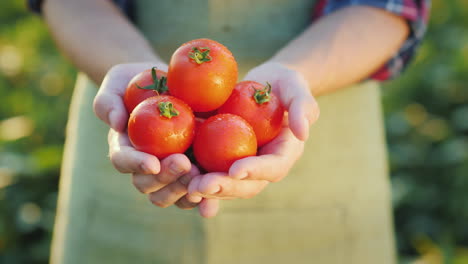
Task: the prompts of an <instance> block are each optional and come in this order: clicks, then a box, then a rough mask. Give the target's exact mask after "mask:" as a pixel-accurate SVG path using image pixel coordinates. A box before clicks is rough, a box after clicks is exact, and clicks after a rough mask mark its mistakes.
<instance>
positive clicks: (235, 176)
mask: <svg viewBox="0 0 468 264" xmlns="http://www.w3.org/2000/svg"><path fill="white" fill-rule="evenodd" d="M248 176H249V173H248V172H246V171H244V172H241V173H238V174H237V175H232V177H233V178H235V179H238V180H242V179H245V178H247V177H248Z"/></svg>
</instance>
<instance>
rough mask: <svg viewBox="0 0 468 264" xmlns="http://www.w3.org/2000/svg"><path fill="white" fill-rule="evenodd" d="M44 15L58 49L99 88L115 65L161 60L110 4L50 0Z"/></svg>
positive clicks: (84, 0) (108, 2)
mask: <svg viewBox="0 0 468 264" xmlns="http://www.w3.org/2000/svg"><path fill="white" fill-rule="evenodd" d="M43 11H44V17H45V20H46V22H47V24H48V26H49V28H50V31H51V33H52V35H53V37H54V39H55V41H56V43H57V45H58V47H59V48H60V49H61V50H62V51H63V52H64V53H65V55H66V56H67V57H68V58H69V59H71V61H72V62H73V63H74V64H75V65H76V66H77V67H78V68H79V69H80V70H81V71H83V72H85V73H86V74H87V75H88V76H89V77H90V78H91V79H92V80H93V81H94V82H95V83H96V84H100V83H101V81H102V79H103V78H104V76H105V74H106V72H107V71H108V70H109V69H110V68H111V67H112V66H113V65H116V64H119V63H126V62H138V61H159V60H160V59H159V57H158V56H157V55H156V54H155V53H154V51H153V50H152V48H151V46H150V45H149V44H148V42H147V41H146V39H145V38H144V37H143V36H142V34H141V33H140V32H139V31H138V30H137V29H136V28H135V27H134V26H133V25H132V24H131V23H129V22H128V20H127V19H126V18H125V17H124V16H123V15H122V14H121V13H120V12H119V10H118V9H117V8H116V7H115V6H113V4H112V3H111V1H95V0H80V1H75V0H47V1H45V3H44V6H43Z"/></svg>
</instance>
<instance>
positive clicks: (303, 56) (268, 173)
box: [44, 0, 409, 217]
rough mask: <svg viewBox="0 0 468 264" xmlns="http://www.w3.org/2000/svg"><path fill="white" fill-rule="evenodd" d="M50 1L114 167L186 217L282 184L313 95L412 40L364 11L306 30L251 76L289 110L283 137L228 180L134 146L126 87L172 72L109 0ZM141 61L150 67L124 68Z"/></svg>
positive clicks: (400, 24) (392, 21) (397, 25)
mask: <svg viewBox="0 0 468 264" xmlns="http://www.w3.org/2000/svg"><path fill="white" fill-rule="evenodd" d="M45 3H46V4H45V6H44V11H45V17H46V21H47V23H48V25H49V27H50V29H51V32H52V35H53V36H54V38H55V40H56V42H57V44H58V46H59V47H60V48H61V49H62V50H63V51H64V53H65V54H66V55H67V56H68V57H69V58H70V59H71V60H72V61H73V62H74V63H75V65H77V67H78V68H79V69H80V70H82V71H84V72H85V73H87V74H88V75H89V76H90V77H91V78H92V79H93V80H94V81H95V82H96V83H97V84H101V86H100V89H99V92H98V95H97V96H96V98H95V102H94V110H95V113H96V115H97V116H98V117H99V118H100V119H101V120H103V121H104V122H105V123H106V124H108V125H109V126H110V128H111V129H110V132H109V153H110V157H111V161H112V163H113V165H114V166H115V167H116V169H117V170H119V171H120V172H123V173H132V175H133V182H134V185H135V187H136V188H137V189H138V190H140V191H141V192H143V193H145V194H147V195H148V196H149V199H150V200H151V201H152V202H153V203H154V204H155V205H157V206H160V207H167V206H170V205H172V204H175V205H177V206H179V207H180V208H183V209H188V208H193V207H194V206H197V205H198V208H199V211H200V214H201V215H202V216H203V217H213V216H215V215H216V214H217V212H218V209H219V200H221V199H235V198H251V197H253V196H255V195H256V194H258V193H259V192H261V191H262V190H263V189H264V188H265V187H266V186H267V185H268V183H270V182H278V181H280V180H281V179H283V178H284V177H285V176H286V175H287V174H288V172H289V170H290V169H291V167H292V166H293V165H294V163H295V162H296V161H297V160H298V159H299V157H300V156H301V154H302V151H297V150H303V148H304V141H305V140H307V138H308V135H309V126H310V125H312V124H313V123H314V122H315V121H316V120H317V118H318V116H319V107H318V105H317V103H316V101H315V97H314V96H320V95H323V94H327V93H330V92H333V91H336V90H338V89H341V88H344V87H347V86H349V85H350V84H353V83H356V82H358V81H360V80H363V79H365V78H366V77H367V76H369V74H371V73H372V72H374V71H375V70H377V69H378V68H379V67H380V66H382V64H383V63H385V62H386V61H387V60H388V59H389V58H390V57H391V56H392V55H393V54H395V52H396V51H397V50H398V49H399V47H400V46H401V45H402V43H403V42H404V40H405V38H406V37H407V35H408V33H409V28H408V25H407V24H406V22H405V21H404V19H403V18H401V17H398V16H396V15H394V14H391V13H388V12H386V11H383V10H380V9H376V8H371V7H365V6H353V7H347V8H343V9H341V10H338V11H336V12H334V13H333V14H331V15H328V16H326V17H324V18H322V19H320V20H319V21H317V22H316V23H314V24H312V25H310V26H309V27H308V28H307V29H306V30H305V31H304V32H303V33H302V34H300V35H299V36H297V37H296V38H295V39H294V40H292V41H290V42H289V43H288V44H287V45H286V46H284V47H283V48H282V49H281V50H279V51H278V52H277V53H276V54H275V55H274V56H273V57H272V58H270V59H269V60H268V61H267V62H265V63H264V64H262V65H259V66H257V67H255V68H254V69H252V70H251V71H250V72H249V73H248V74H247V76H246V77H245V80H253V81H257V82H260V83H265V81H267V80H268V81H269V82H270V83H271V84H272V86H273V90H274V91H275V93H276V94H277V95H278V98H279V99H280V101H281V102H282V104H283V105H284V106H285V108H286V109H287V110H288V112H289V115H288V120H286V121H285V124H284V126H283V129H282V131H281V133H280V135H279V136H278V138H276V139H275V140H273V141H272V142H270V143H268V144H267V145H265V146H263V147H262V148H261V149H260V150H259V152H260V154H261V155H260V156H256V157H248V158H245V159H241V160H239V161H237V162H235V163H234V164H233V165H232V166H231V168H230V170H229V172H228V173H208V174H204V175H199V172H198V169H197V168H195V166H194V165H191V164H190V162H189V160H188V158H187V157H185V156H184V155H181V154H176V155H172V156H169V157H167V158H166V159H164V160H161V161H160V160H158V159H157V158H156V157H154V156H152V155H148V154H145V153H142V152H138V151H136V150H135V149H134V148H132V147H131V145H130V144H129V141H128V137H127V135H126V134H125V132H124V128H125V122H126V120H127V118H128V116H127V113H126V111H125V108H124V106H123V102H122V95H123V91H124V89H125V86H126V84H127V83H128V81H129V80H130V79H131V78H132V77H133V76H134V75H135V74H137V73H138V72H141V71H143V70H145V69H147V68H149V67H152V66H157V67H158V68H159V69H161V70H167V66H166V65H165V63H164V62H162V61H161V60H160V59H159V56H157V55H156V54H155V52H154V51H153V50H151V48H150V47H149V45H148V43H147V41H146V40H145V39H144V37H143V36H142V35H141V34H140V33H139V32H138V30H137V29H135V28H134V27H133V26H132V25H131V24H129V23H128V22H127V21H126V20H125V19H124V17H123V16H122V15H121V14H120V13H119V12H118V11H117V10H116V9H115V8H114V7H113V6H111V4H109V3H108V2H107V1H93V0H83V1H79V4H78V3H77V1H73V0H48V1H45ZM76 21H81V22H80V23H76ZM113 28H119V31H118V32H115V30H111V29H113ZM86 40H89V41H86ZM128 47H132V48H128ZM96 57H98V58H100V60H95V58H96ZM137 61H139V62H141V61H147V62H148V61H149V62H150V63H136V64H127V63H128V62H137ZM112 65H116V66H114V67H112ZM111 67H112V68H111ZM106 72H107V74H106ZM104 76H105V77H104ZM103 79H104V81H103V82H102V83H101V81H102V80H103ZM312 95H314V96H312ZM169 168H177V170H172V171H171V170H170V169H169Z"/></svg>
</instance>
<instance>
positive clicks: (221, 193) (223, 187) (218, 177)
mask: <svg viewBox="0 0 468 264" xmlns="http://www.w3.org/2000/svg"><path fill="white" fill-rule="evenodd" d="M267 185H268V182H267V181H263V180H238V179H234V178H232V177H229V176H228V175H226V174H224V173H218V172H214V173H208V174H205V175H203V176H202V177H201V180H200V182H199V183H198V185H197V186H192V184H189V190H188V191H189V193H190V194H197V195H200V196H202V197H204V198H228V199H232V198H234V197H235V198H244V199H248V198H252V197H253V196H255V195H257V194H258V193H259V192H260V191H261V190H263V188H265V186H267Z"/></svg>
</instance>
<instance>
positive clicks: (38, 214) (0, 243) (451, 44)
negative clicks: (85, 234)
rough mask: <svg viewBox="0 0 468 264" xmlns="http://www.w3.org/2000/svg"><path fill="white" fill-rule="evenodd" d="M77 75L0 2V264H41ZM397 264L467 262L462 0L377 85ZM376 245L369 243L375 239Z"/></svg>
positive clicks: (441, 12)
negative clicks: (395, 75)
mask: <svg viewBox="0 0 468 264" xmlns="http://www.w3.org/2000/svg"><path fill="white" fill-rule="evenodd" d="M75 77H76V72H75V70H74V69H73V67H72V66H71V65H70V64H69V63H68V62H67V61H65V60H64V59H63V58H62V57H61V55H60V54H59V53H58V52H57V50H56V48H55V46H54V44H53V42H52V40H51V38H50V35H49V34H48V32H47V29H46V27H45V26H44V24H43V23H42V21H41V19H40V18H39V17H37V16H35V15H32V14H30V13H29V12H28V11H27V10H26V9H25V7H24V0H14V1H2V3H1V4H0V96H1V101H0V263H47V262H48V255H49V247H50V240H51V233H52V227H53V223H54V215H55V207H56V198H57V185H58V180H59V171H60V163H61V157H62V151H63V142H64V128H65V125H66V120H67V112H68V106H69V102H70V97H71V93H72V90H73V85H74V79H75ZM383 102H384V107H385V118H386V130H387V142H388V148H389V153H390V155H389V157H390V167H391V176H392V186H393V205H394V212H395V227H396V228H395V231H396V236H397V242H398V253H399V256H400V262H401V263H430V264H431V263H457V264H460V263H468V1H467V0H433V8H432V12H431V23H430V27H429V32H428V35H427V38H426V40H425V42H424V45H423V46H422V48H421V49H420V52H419V54H418V56H417V58H416V60H415V61H414V62H413V64H412V65H411V66H410V68H409V69H408V71H407V72H406V74H405V75H404V76H403V77H401V78H399V79H398V80H395V81H392V82H388V83H386V84H385V85H384V87H383ZM376 239H378V238H376Z"/></svg>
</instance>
